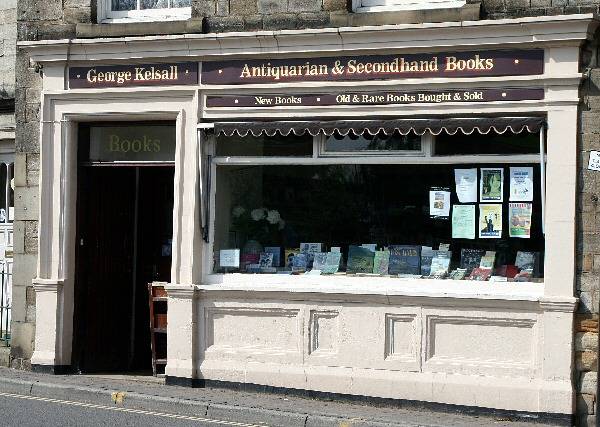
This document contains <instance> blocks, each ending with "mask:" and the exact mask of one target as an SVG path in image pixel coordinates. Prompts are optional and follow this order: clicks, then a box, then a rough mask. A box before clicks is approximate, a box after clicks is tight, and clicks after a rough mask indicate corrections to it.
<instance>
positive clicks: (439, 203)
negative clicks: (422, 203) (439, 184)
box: [429, 188, 450, 218]
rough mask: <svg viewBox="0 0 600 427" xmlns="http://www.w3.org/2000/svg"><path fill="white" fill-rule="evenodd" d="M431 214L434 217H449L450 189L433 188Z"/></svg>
mask: <svg viewBox="0 0 600 427" xmlns="http://www.w3.org/2000/svg"><path fill="white" fill-rule="evenodd" d="M429 215H430V216H431V217H432V218H448V216H450V190H449V189H447V188H432V189H431V191H429Z"/></svg>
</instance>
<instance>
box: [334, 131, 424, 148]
mask: <svg viewBox="0 0 600 427" xmlns="http://www.w3.org/2000/svg"><path fill="white" fill-rule="evenodd" d="M406 150H408V151H419V150H421V137H420V136H418V135H415V134H414V133H409V134H408V135H401V134H400V133H399V132H394V133H393V134H392V135H386V134H385V133H383V132H380V133H378V134H377V135H371V134H369V133H368V132H365V133H364V134H363V135H356V134H354V133H353V132H349V133H348V134H347V135H346V136H343V135H341V134H339V133H338V132H335V133H334V134H333V135H331V136H329V137H327V140H326V141H325V151H326V152H351V151H406Z"/></svg>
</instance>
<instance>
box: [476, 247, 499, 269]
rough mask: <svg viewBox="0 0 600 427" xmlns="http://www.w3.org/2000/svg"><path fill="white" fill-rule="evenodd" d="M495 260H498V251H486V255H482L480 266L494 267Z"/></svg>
mask: <svg viewBox="0 0 600 427" xmlns="http://www.w3.org/2000/svg"><path fill="white" fill-rule="evenodd" d="M495 262H496V251H486V253H485V255H483V256H482V257H481V261H480V262H479V267H481V268H489V269H493V268H494V263H495Z"/></svg>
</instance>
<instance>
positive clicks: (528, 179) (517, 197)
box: [510, 167, 533, 202]
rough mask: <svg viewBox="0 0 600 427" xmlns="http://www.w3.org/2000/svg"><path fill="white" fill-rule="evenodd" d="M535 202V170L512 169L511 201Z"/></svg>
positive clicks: (525, 168)
mask: <svg viewBox="0 0 600 427" xmlns="http://www.w3.org/2000/svg"><path fill="white" fill-rule="evenodd" d="M532 200H533V168H532V167H511V168H510V201H511V202H531V201H532Z"/></svg>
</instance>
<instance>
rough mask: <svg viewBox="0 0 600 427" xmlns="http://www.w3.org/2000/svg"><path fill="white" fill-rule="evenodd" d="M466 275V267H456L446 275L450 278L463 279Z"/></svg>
mask: <svg viewBox="0 0 600 427" xmlns="http://www.w3.org/2000/svg"><path fill="white" fill-rule="evenodd" d="M466 275H467V269H466V268H456V269H454V270H452V271H451V272H450V274H449V275H448V278H449V279H452V280H463V279H464V278H465V276H466Z"/></svg>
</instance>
